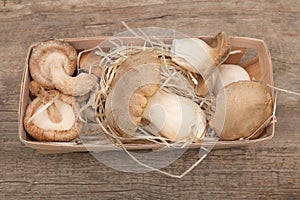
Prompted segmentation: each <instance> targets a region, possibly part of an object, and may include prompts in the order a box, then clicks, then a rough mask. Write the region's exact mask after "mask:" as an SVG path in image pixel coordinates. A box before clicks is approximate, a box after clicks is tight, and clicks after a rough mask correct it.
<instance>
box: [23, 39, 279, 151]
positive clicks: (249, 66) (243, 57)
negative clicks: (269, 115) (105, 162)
mask: <svg viewBox="0 0 300 200" xmlns="http://www.w3.org/2000/svg"><path fill="white" fill-rule="evenodd" d="M199 38H201V39H203V40H204V41H206V42H210V41H211V40H212V37H199ZM105 39H107V37H88V38H87V37H84V38H66V39H64V41H66V42H68V43H69V44H70V45H72V46H73V47H74V48H75V49H76V50H78V51H80V50H84V49H90V48H93V47H95V46H96V45H98V44H100V43H101V42H102V41H104V40H105ZM230 40H231V43H232V50H240V53H237V54H233V55H230V56H229V58H228V59H227V60H226V63H228V64H229V63H230V64H240V65H241V66H242V67H244V68H245V69H246V70H247V72H248V73H249V74H250V77H251V78H253V77H254V78H256V79H259V77H261V75H262V74H263V76H262V77H263V80H262V81H263V82H265V83H267V84H270V85H274V84H273V72H272V63H271V57H270V53H269V51H268V48H267V46H266V44H265V43H264V41H262V40H258V39H253V38H245V37H230ZM36 45H37V44H34V45H32V46H31V47H30V48H29V51H28V55H27V59H26V64H25V69H24V72H23V77H22V84H21V92H20V103H19V116H18V118H19V138H20V140H21V142H22V143H24V144H25V145H26V146H28V147H31V148H33V149H36V150H38V151H39V152H41V153H67V152H85V151H87V150H86V148H85V146H84V145H83V144H77V143H76V142H40V141H36V140H34V139H32V137H30V136H29V134H28V133H26V131H25V129H24V126H23V118H24V113H25V110H26V106H27V104H28V102H29V101H30V99H29V89H28V85H29V82H30V80H31V77H30V74H29V67H28V61H29V58H30V55H31V51H32V48H33V47H34V46H36ZM248 52H250V54H248ZM249 57H250V58H249ZM270 92H271V94H272V98H273V100H274V90H272V89H270ZM274 132H275V125H274V124H272V125H270V126H269V127H267V128H266V129H265V130H264V132H263V134H262V135H261V137H260V138H258V139H253V140H242V141H218V142H217V143H216V144H215V142H214V143H208V142H207V143H201V144H200V143H193V144H192V145H191V146H190V148H199V147H200V146H201V145H202V146H212V145H214V148H215V149H220V148H229V147H238V146H245V145H250V144H254V143H258V142H263V141H266V140H270V139H271V138H272V137H273V136H274ZM125 146H126V148H128V149H157V148H160V145H157V144H127V145H125ZM94 149H95V150H96V151H107V150H111V149H112V148H111V145H108V146H105V145H101V146H99V145H98V146H95V147H94Z"/></svg>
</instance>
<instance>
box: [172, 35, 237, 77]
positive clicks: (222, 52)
mask: <svg viewBox="0 0 300 200" xmlns="http://www.w3.org/2000/svg"><path fill="white" fill-rule="evenodd" d="M230 49H231V47H230V41H229V39H228V38H227V36H226V35H225V33H219V34H218V35H217V36H216V37H215V39H214V41H213V42H212V43H211V44H210V45H208V44H207V43H206V42H204V41H203V40H201V39H198V38H184V39H174V40H173V43H172V48H171V52H172V53H173V54H175V55H176V56H177V57H174V58H173V61H174V62H176V63H177V64H179V65H180V66H182V67H183V68H185V69H187V70H188V71H191V72H194V73H197V74H201V76H202V77H203V78H204V79H205V80H206V79H208V78H209V77H210V75H211V73H212V71H213V70H214V69H215V67H216V66H218V65H219V64H220V63H222V62H224V60H225V59H226V58H227V57H228V55H229V52H230ZM185 61H188V62H189V63H190V64H191V65H186V62H185Z"/></svg>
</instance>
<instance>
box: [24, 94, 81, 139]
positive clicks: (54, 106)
mask: <svg viewBox="0 0 300 200" xmlns="http://www.w3.org/2000/svg"><path fill="white" fill-rule="evenodd" d="M51 101H53V102H51ZM49 103H50V105H47V104H49ZM75 104H76V103H75V102H74V101H72V97H71V96H68V95H64V94H62V93H60V92H58V91H55V90H50V91H47V92H44V94H43V95H38V96H37V97H36V98H35V99H34V100H33V101H32V102H31V103H30V104H29V105H28V106H27V108H26V112H25V117H24V128H25V130H26V131H27V132H28V133H29V134H30V135H31V136H32V137H33V138H35V139H36V140H39V141H53V142H54V141H71V140H73V139H75V138H76V137H77V136H78V131H77V130H78V128H79V127H80V124H79V122H77V120H76V116H75V113H74V110H73V109H74V108H73V107H74V106H75V107H76V105H75ZM46 106H48V107H46ZM72 106H73V107H72ZM45 107H46V109H43V108H45Z"/></svg>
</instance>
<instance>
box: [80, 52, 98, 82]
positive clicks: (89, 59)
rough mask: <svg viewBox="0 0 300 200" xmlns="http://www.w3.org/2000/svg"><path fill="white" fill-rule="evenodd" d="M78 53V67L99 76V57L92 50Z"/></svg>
mask: <svg viewBox="0 0 300 200" xmlns="http://www.w3.org/2000/svg"><path fill="white" fill-rule="evenodd" d="M79 55H80V59H79V66H78V67H79V68H80V69H82V70H84V71H85V72H91V73H92V74H94V75H95V76H97V77H101V68H100V67H99V63H100V60H101V57H100V56H99V55H96V54H95V52H94V51H87V52H83V53H81V54H79Z"/></svg>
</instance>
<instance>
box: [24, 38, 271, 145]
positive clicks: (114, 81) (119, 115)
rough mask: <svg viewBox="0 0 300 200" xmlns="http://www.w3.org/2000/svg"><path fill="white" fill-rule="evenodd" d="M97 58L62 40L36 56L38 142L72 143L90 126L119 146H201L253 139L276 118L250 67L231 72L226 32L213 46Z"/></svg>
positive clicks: (183, 41)
mask: <svg viewBox="0 0 300 200" xmlns="http://www.w3.org/2000/svg"><path fill="white" fill-rule="evenodd" d="M146 42H150V43H151V41H149V38H147V40H146ZM155 44H161V43H160V42H156V43H155ZM106 48H107V47H106ZM118 48H120V49H118ZM95 49H96V50H97V49H98V50H99V49H101V48H100V47H99V46H98V47H97V48H95ZM96 50H84V51H82V52H80V53H79V54H78V55H77V53H76V51H75V49H74V48H73V47H72V46H70V45H69V44H68V43H66V42H63V41H60V40H50V41H47V42H43V43H40V44H39V45H38V46H36V47H35V48H33V50H32V53H31V56H30V59H29V69H30V74H31V77H32V79H33V81H32V82H31V83H30V85H29V89H30V92H31V95H32V96H33V97H34V98H33V101H32V102H31V103H30V104H29V105H28V107H27V110H26V116H25V118H24V127H25V129H26V130H27V132H28V133H29V134H30V135H31V136H32V137H33V138H35V139H37V140H41V141H71V140H73V139H74V138H76V137H77V136H78V134H79V133H78V127H80V126H81V124H82V123H93V124H98V125H101V126H99V127H101V129H103V131H104V133H105V134H106V135H107V136H108V137H110V138H114V139H115V138H118V140H119V141H120V140H121V141H132V140H134V141H138V140H142V141H143V142H145V141H148V142H149V141H150V142H156V143H157V142H158V143H163V144H175V143H180V142H199V141H202V140H203V138H204V137H205V136H206V133H207V132H208V131H210V132H213V133H214V136H216V137H219V138H220V139H222V140H238V139H249V138H254V137H257V136H258V135H259V134H260V133H261V132H262V130H263V129H264V128H265V127H266V125H267V123H266V121H267V120H268V119H269V118H270V116H271V115H272V110H273V101H272V98H271V95H270V93H269V92H268V89H267V88H266V86H265V85H264V84H262V83H259V82H256V81H252V80H251V79H250V76H249V74H248V72H247V71H246V70H245V69H244V68H243V67H241V66H239V65H232V64H224V62H225V61H226V59H227V58H228V56H229V55H230V52H231V43H230V40H229V38H228V37H227V35H226V34H225V33H223V32H221V33H219V34H217V35H216V37H215V38H213V39H212V40H211V41H210V43H206V42H205V41H203V40H201V39H199V38H179V39H173V40H172V43H171V44H168V45H162V46H161V48H160V47H159V46H157V45H156V46H155V45H153V44H151V45H150V46H146V45H144V46H132V45H130V46H128V47H126V48H124V47H123V46H121V47H120V46H116V47H114V48H111V49H110V50H111V51H110V50H109V51H110V52H105V51H104V50H100V51H96ZM76 69H80V70H79V71H83V72H84V73H75V72H78V70H76ZM98 79H99V81H98ZM91 91H93V92H91ZM74 97H76V98H74ZM75 99H76V100H75Z"/></svg>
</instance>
